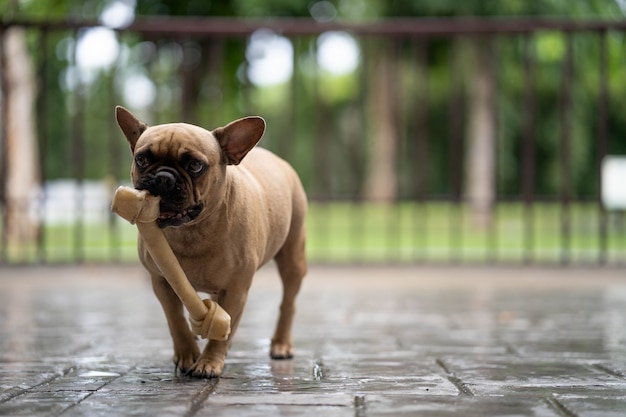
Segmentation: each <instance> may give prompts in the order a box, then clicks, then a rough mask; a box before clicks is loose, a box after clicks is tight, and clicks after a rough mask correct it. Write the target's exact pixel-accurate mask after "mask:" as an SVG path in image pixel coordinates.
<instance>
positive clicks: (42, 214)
mask: <svg viewBox="0 0 626 417" xmlns="http://www.w3.org/2000/svg"><path fill="white" fill-rule="evenodd" d="M48 35H49V32H48V30H47V29H46V28H42V29H41V30H40V31H39V45H40V48H41V56H42V60H41V63H40V65H39V69H38V71H37V73H38V74H39V82H40V86H41V89H40V91H41V93H40V96H39V100H38V101H37V124H38V128H39V129H38V130H37V136H38V137H39V167H40V168H39V175H40V184H41V194H40V196H39V207H38V209H39V212H38V213H37V214H38V216H39V219H38V230H37V260H38V262H39V263H45V262H46V259H47V250H46V228H47V224H46V191H45V185H46V178H47V159H46V155H47V154H48V142H49V137H48V129H49V124H48V53H49V50H48Z"/></svg>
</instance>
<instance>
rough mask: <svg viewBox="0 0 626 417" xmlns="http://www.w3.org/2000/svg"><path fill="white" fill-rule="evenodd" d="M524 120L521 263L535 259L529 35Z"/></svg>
mask: <svg viewBox="0 0 626 417" xmlns="http://www.w3.org/2000/svg"><path fill="white" fill-rule="evenodd" d="M523 41H524V58H523V59H524V103H523V108H524V120H523V135H522V140H523V143H522V200H523V202H524V232H523V233H524V255H523V260H524V263H526V264H530V263H533V262H534V255H535V234H534V210H533V209H534V202H535V56H534V53H533V50H534V48H533V46H534V44H533V38H532V34H526V35H525V36H524V39H523Z"/></svg>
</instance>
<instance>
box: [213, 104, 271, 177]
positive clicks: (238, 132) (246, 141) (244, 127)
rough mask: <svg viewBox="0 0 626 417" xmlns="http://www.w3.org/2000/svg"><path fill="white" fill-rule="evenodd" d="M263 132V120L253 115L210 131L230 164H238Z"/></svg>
mask: <svg viewBox="0 0 626 417" xmlns="http://www.w3.org/2000/svg"><path fill="white" fill-rule="evenodd" d="M264 132H265V120H263V118H262V117H256V116H254V117H245V118H243V119H239V120H235V121H234V122H231V123H229V124H227V125H226V126H224V127H218V128H217V129H215V130H213V131H212V132H211V133H213V136H215V138H216V139H217V141H218V142H219V144H220V146H221V147H222V150H223V151H224V155H226V159H227V162H228V163H229V164H230V165H238V164H239V163H240V162H241V160H242V159H243V158H244V157H245V156H246V155H247V154H248V152H250V150H251V149H252V148H254V146H255V145H256V144H257V143H258V142H259V140H261V137H262V136H263V133H264Z"/></svg>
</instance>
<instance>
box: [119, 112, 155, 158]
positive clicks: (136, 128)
mask: <svg viewBox="0 0 626 417" xmlns="http://www.w3.org/2000/svg"><path fill="white" fill-rule="evenodd" d="M115 118H116V119H117V124H118V125H119V126H120V129H122V132H124V136H126V140H127V141H128V144H129V145H130V150H131V151H132V152H135V144H136V143H137V139H139V136H141V134H142V133H143V132H144V131H145V130H146V129H147V128H148V125H147V124H145V123H144V122H142V121H141V120H139V119H137V118H136V117H135V115H133V114H132V113H131V112H129V111H128V110H126V109H125V108H124V107H122V106H117V107H115Z"/></svg>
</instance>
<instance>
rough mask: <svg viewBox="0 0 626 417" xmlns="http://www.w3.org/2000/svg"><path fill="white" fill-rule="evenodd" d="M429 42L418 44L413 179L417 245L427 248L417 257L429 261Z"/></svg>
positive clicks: (415, 255) (416, 255)
mask: <svg viewBox="0 0 626 417" xmlns="http://www.w3.org/2000/svg"><path fill="white" fill-rule="evenodd" d="M428 47H429V39H421V40H419V41H417V44H416V49H417V56H416V60H417V65H418V67H419V70H418V73H419V76H420V77H421V79H419V80H418V85H420V86H421V88H420V90H419V91H418V94H417V97H418V99H417V100H416V105H415V131H416V138H415V146H414V147H413V152H414V155H413V158H412V160H413V162H414V163H413V175H414V177H415V183H414V187H415V197H416V201H417V204H416V206H415V213H414V220H413V221H414V222H416V223H417V225H416V228H415V232H416V233H415V236H414V239H413V244H414V245H415V248H416V251H418V249H417V248H419V247H420V244H421V245H422V246H423V248H424V253H423V254H422V255H421V256H420V254H419V252H416V253H415V254H414V257H415V258H416V259H422V260H427V259H428V250H427V247H428V204H427V198H428V197H427V196H428V188H429V187H428V182H429V176H428V168H429V164H428V161H429V154H428V151H429V147H428V145H429V141H430V123H429V118H430V89H429V83H428V80H429V76H430V72H429V65H430V62H429V59H428V51H429V48H428Z"/></svg>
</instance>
